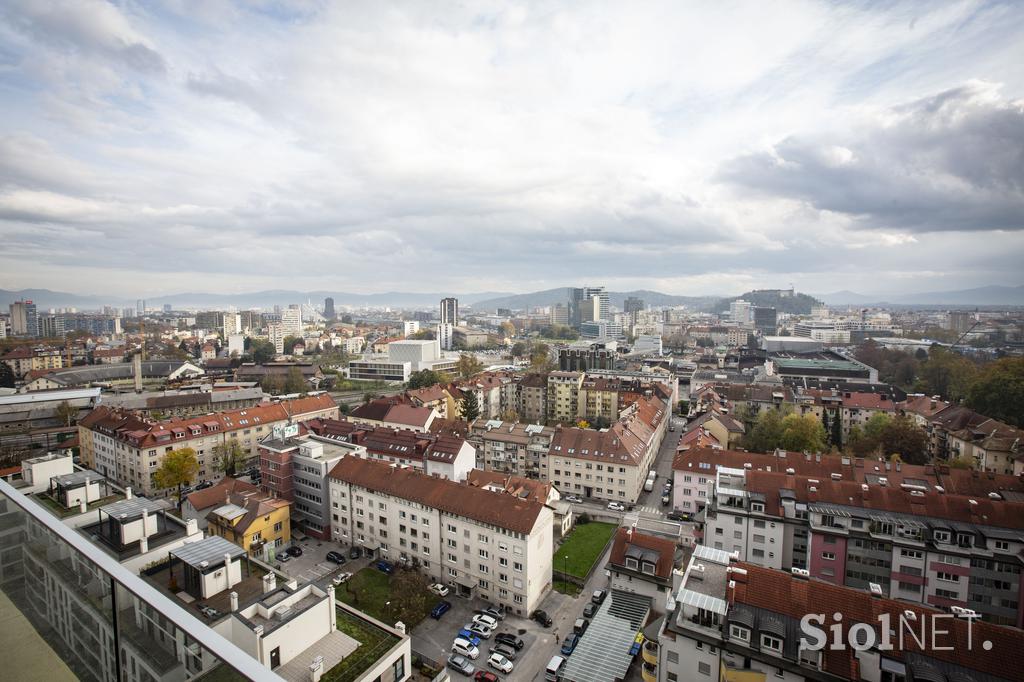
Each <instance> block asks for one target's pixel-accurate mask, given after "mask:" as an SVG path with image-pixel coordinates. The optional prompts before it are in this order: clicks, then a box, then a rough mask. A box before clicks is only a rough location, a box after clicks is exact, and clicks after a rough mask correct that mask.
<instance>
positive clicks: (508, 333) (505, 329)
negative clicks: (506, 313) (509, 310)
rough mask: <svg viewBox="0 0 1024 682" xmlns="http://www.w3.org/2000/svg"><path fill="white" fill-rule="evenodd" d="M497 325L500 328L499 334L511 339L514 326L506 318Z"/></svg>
mask: <svg viewBox="0 0 1024 682" xmlns="http://www.w3.org/2000/svg"><path fill="white" fill-rule="evenodd" d="M499 326H500V328H501V335H502V336H504V337H505V338H506V339H511V338H512V337H513V336H515V335H516V326H515V325H514V324H512V323H511V322H509V321H508V320H505V321H504V322H502V323H501V325H499Z"/></svg>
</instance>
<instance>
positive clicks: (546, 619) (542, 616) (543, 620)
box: [530, 609, 553, 628]
mask: <svg viewBox="0 0 1024 682" xmlns="http://www.w3.org/2000/svg"><path fill="white" fill-rule="evenodd" d="M530 618H533V619H534V620H535V621H537V622H538V623H540V624H541V625H543V626H544V627H546V628H549V627H551V623H552V622H553V621H552V620H551V616H549V615H548V614H547V612H546V611H541V610H540V609H537V610H536V611H534V612H533V615H531V616H530Z"/></svg>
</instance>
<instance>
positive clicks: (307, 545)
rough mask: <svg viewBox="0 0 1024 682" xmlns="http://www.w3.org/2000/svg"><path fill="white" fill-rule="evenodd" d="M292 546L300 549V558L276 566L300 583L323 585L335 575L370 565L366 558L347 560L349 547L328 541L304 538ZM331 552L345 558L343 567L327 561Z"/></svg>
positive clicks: (352, 571) (355, 570)
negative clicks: (307, 582)
mask: <svg viewBox="0 0 1024 682" xmlns="http://www.w3.org/2000/svg"><path fill="white" fill-rule="evenodd" d="M293 544H295V545H298V546H299V547H301V548H302V556H300V557H293V558H292V559H290V560H289V561H286V562H284V563H279V564H276V565H277V566H278V567H279V568H280V570H281V571H282V572H283V573H284V574H285V575H287V576H289V577H292V578H298V579H299V580H300V581H309V582H313V583H319V584H323V582H324V581H325V580H329V579H330V578H331V577H333V576H334V575H335V574H336V573H342V572H348V573H355V572H357V571H359V570H360V569H362V568H364V567H366V565H367V564H368V563H370V560H369V559H367V558H366V557H362V558H360V559H349V558H348V556H349V550H350V549H351V547H348V546H343V545H339V544H338V543H337V542H330V541H329V540H317V539H316V538H306V539H304V540H301V541H299V542H295V543H293ZM332 550H333V551H335V552H339V553H340V554H341V555H342V556H344V557H345V559H346V563H345V565H343V566H338V565H337V564H335V563H333V562H331V561H327V559H326V556H327V553H328V552H330V551H332Z"/></svg>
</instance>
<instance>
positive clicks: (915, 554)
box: [900, 549, 924, 559]
mask: <svg viewBox="0 0 1024 682" xmlns="http://www.w3.org/2000/svg"><path fill="white" fill-rule="evenodd" d="M900 556H905V557H907V558H908V559H920V558H921V557H923V556H924V554H922V553H921V551H920V550H916V549H900Z"/></svg>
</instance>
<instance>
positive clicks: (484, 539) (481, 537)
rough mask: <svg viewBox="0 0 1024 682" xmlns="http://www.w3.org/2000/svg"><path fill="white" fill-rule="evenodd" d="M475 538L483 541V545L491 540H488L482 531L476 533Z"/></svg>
mask: <svg viewBox="0 0 1024 682" xmlns="http://www.w3.org/2000/svg"><path fill="white" fill-rule="evenodd" d="M476 539H477V540H479V541H480V542H482V543H484V544H485V545H486V544H487V543H488V542H490V541H491V540H490V538H488V537H487V536H486V535H484V534H483V533H478V534H477V536H476Z"/></svg>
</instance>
